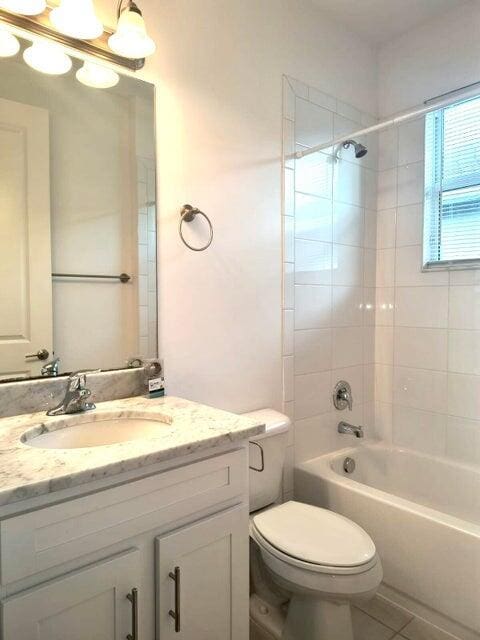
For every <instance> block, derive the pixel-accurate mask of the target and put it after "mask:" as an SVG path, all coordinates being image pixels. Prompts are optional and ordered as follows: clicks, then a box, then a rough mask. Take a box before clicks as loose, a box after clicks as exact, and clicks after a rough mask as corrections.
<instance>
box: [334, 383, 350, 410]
mask: <svg viewBox="0 0 480 640" xmlns="http://www.w3.org/2000/svg"><path fill="white" fill-rule="evenodd" d="M333 405H334V407H335V409H338V410H339V411H343V410H344V409H346V408H347V407H348V410H349V411H351V410H352V407H353V395H352V387H351V386H350V385H349V384H348V382H346V381H345V380H340V382H337V384H336V385H335V389H334V390H333Z"/></svg>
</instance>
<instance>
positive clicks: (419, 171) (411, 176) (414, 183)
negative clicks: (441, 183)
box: [397, 162, 424, 207]
mask: <svg viewBox="0 0 480 640" xmlns="http://www.w3.org/2000/svg"><path fill="white" fill-rule="evenodd" d="M423 174H424V168H423V162H413V163H411V164H406V165H403V166H402V167H399V168H398V170H397V206H399V207H403V206H405V205H407V204H418V203H419V202H423V192H424V179H423Z"/></svg>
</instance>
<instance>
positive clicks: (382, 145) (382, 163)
mask: <svg viewBox="0 0 480 640" xmlns="http://www.w3.org/2000/svg"><path fill="white" fill-rule="evenodd" d="M397 153H398V127H392V128H391V129H385V130H384V131H381V132H380V133H379V134H378V169H379V171H385V170H386V169H393V168H395V167H396V166H397Z"/></svg>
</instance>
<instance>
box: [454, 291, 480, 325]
mask: <svg viewBox="0 0 480 640" xmlns="http://www.w3.org/2000/svg"><path fill="white" fill-rule="evenodd" d="M448 326H449V327H450V328H451V329H477V330H480V287H479V286H455V287H450V306H449V318H448Z"/></svg>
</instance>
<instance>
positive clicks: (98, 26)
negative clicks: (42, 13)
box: [49, 0, 103, 40]
mask: <svg viewBox="0 0 480 640" xmlns="http://www.w3.org/2000/svg"><path fill="white" fill-rule="evenodd" d="M49 18H50V22H51V23H52V25H53V26H54V27H55V29H57V31H60V33H64V34H65V35H67V36H70V37H72V38H78V39H79V40H93V39H94V38H98V37H99V36H101V35H102V33H103V24H102V23H101V22H100V20H99V19H98V18H97V16H96V14H95V9H94V7H93V2H92V0H62V3H61V4H60V6H59V7H56V8H55V9H52V11H51V12H50V16H49Z"/></svg>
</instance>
